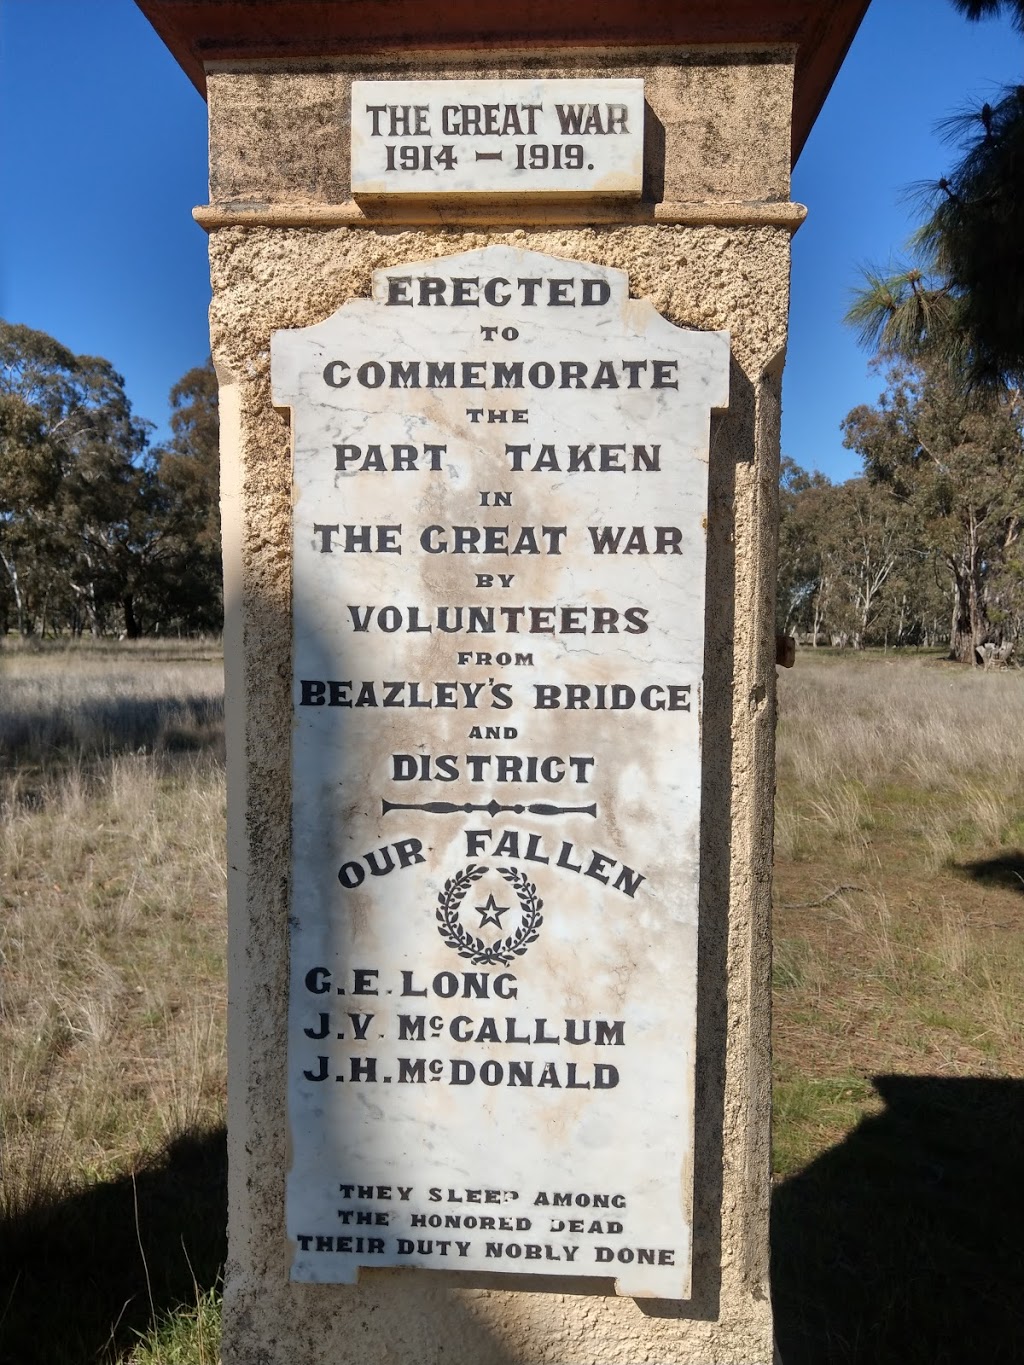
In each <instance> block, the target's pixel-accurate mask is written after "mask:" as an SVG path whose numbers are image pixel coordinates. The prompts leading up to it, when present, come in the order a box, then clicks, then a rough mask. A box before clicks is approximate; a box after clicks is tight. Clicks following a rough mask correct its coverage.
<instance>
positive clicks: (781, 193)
mask: <svg viewBox="0 0 1024 1365" xmlns="http://www.w3.org/2000/svg"><path fill="white" fill-rule="evenodd" d="M793 56H794V54H793V52H792V50H790V49H773V50H764V49H762V50H757V51H752V52H742V51H737V50H736V49H728V50H720V51H717V52H708V51H703V52H702V51H694V50H688V51H687V50H671V49H660V50H658V51H657V52H638V53H629V52H623V51H622V50H619V51H617V52H616V53H615V54H614V56H610V55H607V54H604V55H602V54H596V53H595V54H587V53H586V52H576V53H575V54H574V58H573V65H572V67H571V69H567V68H566V67H565V66H559V65H558V64H557V63H555V62H553V61H552V60H551V59H550V58H547V59H541V58H531V59H530V60H528V61H527V60H523V61H520V62H518V63H517V64H516V65H515V66H514V67H510V66H509V65H508V64H507V63H505V62H501V63H500V65H499V64H498V62H497V60H496V59H494V58H491V59H489V61H490V64H489V65H488V64H487V61H484V60H482V59H481V58H480V57H479V56H478V57H476V58H474V59H469V58H466V59H465V60H460V59H457V58H452V57H445V59H444V61H443V62H440V61H439V62H438V63H437V64H434V65H431V64H430V63H429V62H428V61H427V60H426V59H424V58H423V57H417V58H415V60H414V61H413V60H411V59H410V57H409V55H408V54H404V55H396V56H395V57H393V58H387V57H380V58H375V59H373V60H372V61H371V60H369V59H364V60H362V61H359V62H356V61H354V60H353V61H348V62H342V61H338V60H334V61H330V62H327V61H322V62H318V63H315V64H311V65H310V66H309V68H308V69H305V70H303V69H295V68H294V67H291V68H288V69H284V68H282V67H280V66H277V67H274V66H272V65H270V64H267V65H266V66H265V67H260V66H259V65H258V64H257V65H254V64H252V63H247V64H245V65H244V67H243V66H238V67H236V68H233V67H231V66H230V65H225V64H221V65H217V66H214V67H213V68H211V69H210V70H209V72H208V89H209V103H210V164H211V204H210V206H208V207H206V208H204V209H202V210H200V211H198V212H197V217H198V218H199V220H200V221H201V222H202V223H203V224H204V226H206V227H207V228H208V229H209V231H210V261H211V271H212V278H213V305H212V310H211V330H212V338H213V354H214V360H215V363H216V367H217V372H218V375H219V377H220V382H221V395H222V442H223V459H224V479H223V488H224V494H223V511H224V527H225V574H226V593H225V597H226V606H227V624H226V636H225V641H226V665H227V687H228V705H229V715H230V717H231V720H230V724H229V821H230V830H229V839H230V856H229V862H230V883H229V886H230V889H229V896H230V973H231V978H230V1097H229V1134H230V1163H231V1164H230V1256H229V1261H228V1267H227V1282H226V1302H225V1340H224V1359H225V1361H226V1362H228V1365H271V1363H273V1365H285V1362H289V1365H291V1362H295V1361H308V1362H315V1361H328V1360H329V1361H331V1362H335V1365H342V1362H352V1363H353V1365H355V1362H359V1365H371V1363H372V1362H377V1361H380V1362H384V1361H388V1362H408V1365H413V1363H414V1362H415V1365H422V1362H425V1361H434V1360H444V1361H446V1362H451V1365H482V1363H483V1362H494V1365H498V1363H499V1362H506V1361H509V1362H512V1361H518V1362H531V1363H532V1362H541V1361H545V1362H553V1363H557V1365H568V1363H569V1362H573V1363H576V1362H579V1365H584V1363H586V1365H595V1363H597V1362H600V1365H611V1363H612V1362H619V1363H621V1365H635V1363H636V1362H638V1361H642V1360H650V1361H658V1362H668V1361H679V1362H683V1361H686V1362H701V1363H702V1365H703V1363H704V1362H708V1363H709V1365H710V1362H722V1365H726V1363H728V1365H740V1362H744V1363H749V1365H767V1362H769V1361H770V1360H771V1358H772V1325H771V1308H770V1301H769V1289H768V1200H769V1109H770V1085H769V956H770V953H769V892H770V864H771V835H772V798H773V786H774V750H773V734H774V715H775V690H774V661H775V651H774V626H773V619H774V613H773V590H774V569H775V565H774V542H775V519H776V487H777V478H778V450H779V411H780V381H781V369H782V358H783V354H784V348H785V340H786V313H787V304H788V282H789V242H790V234H791V232H792V230H793V228H794V227H795V226H796V225H797V224H798V223H799V221H800V217H801V213H802V211H801V210H799V209H798V208H797V207H796V206H793V205H790V204H788V203H787V198H788V189H789V185H788V168H789V147H790V103H791V90H792V62H793ZM388 71H391V72H393V73H396V74H398V73H401V74H402V75H416V76H425V77H430V78H432V79H433V78H438V79H439V78H447V79H457V78H459V77H460V76H472V77H499V76H500V77H514V76H517V75H525V74H530V75H536V74H540V75H551V76H574V77H579V76H584V75H595V76H605V75H610V76H631V77H637V76H639V77H643V78H644V79H645V82H646V97H647V101H648V105H649V107H650V110H651V112H652V115H653V117H652V120H651V123H650V125H649V127H648V137H647V147H648V156H647V161H648V164H647V180H648V190H647V194H646V197H645V200H644V202H643V203H641V204H639V205H633V206H632V207H629V206H626V207H620V208H617V209H597V208H594V207H593V206H589V207H588V206H583V207H572V208H569V207H564V208H561V209H560V208H558V207H556V206H553V205H545V204H519V205H516V206H515V207H514V208H513V209H511V210H510V209H509V208H502V207H500V206H498V205H495V204H492V205H490V206H489V207H477V208H475V209H472V210H465V211H463V212H461V213H458V212H454V211H450V210H445V211H441V210H438V209H436V208H435V209H434V210H431V209H430V208H429V207H425V208H422V209H420V210H417V211H408V210H407V211H405V212H402V211H398V210H392V211H391V216H390V219H389V220H388V221H381V220H380V219H377V220H373V219H370V218H368V217H367V216H366V215H365V214H364V213H363V212H362V211H361V210H360V209H359V208H358V207H357V206H356V205H355V204H353V202H352V201H351V199H350V198H349V196H348V183H347V181H348V166H347V155H348V154H347V142H348V139H347V119H348V104H349V100H348V90H349V84H350V81H351V80H352V79H353V78H356V79H367V78H374V77H378V76H379V75H380V74H381V73H384V72H388ZM490 243H510V244H512V245H515V246H522V247H526V248H529V249H532V250H536V251H541V252H547V253H550V254H553V255H557V256H564V257H572V258H577V259H580V260H585V261H593V262H597V263H600V264H603V265H608V266H614V267H617V268H619V269H621V270H624V271H626V272H627V273H628V276H629V281H630V288H631V291H632V292H633V294H634V295H637V296H646V297H648V298H650V299H651V301H652V302H653V304H654V306H655V307H656V308H657V309H658V310H659V311H660V312H661V313H663V314H664V315H665V316H666V317H667V318H668V319H670V320H671V321H672V322H674V323H676V324H677V325H679V326H681V327H694V328H704V329H721V330H725V331H728V332H729V333H730V335H731V341H732V375H731V381H730V390H731V392H730V406H729V411H728V414H727V415H724V416H722V417H720V418H717V419H715V425H714V427H713V431H712V449H711V466H710V500H709V516H708V570H707V573H708V591H707V603H708V609H707V627H706V657H707V667H706V674H705V692H704V696H705V707H704V718H703V723H704V790H703V810H702V847H701V861H702V873H701V888H700V916H701V918H700V940H699V966H698V973H699V977H698V980H699V984H698V1052H697V1093H696V1133H697V1137H696V1166H695V1193H696V1199H695V1220H694V1247H695V1250H694V1274H693V1293H692V1297H691V1298H690V1299H689V1300H687V1301H685V1302H680V1303H677V1302H661V1301H654V1300H643V1301H641V1300H631V1299H628V1298H614V1297H607V1296H604V1295H601V1294H597V1293H595V1292H594V1286H593V1285H592V1284H588V1283H587V1282H585V1281H578V1282H574V1281H571V1280H565V1279H559V1280H554V1279H552V1280H545V1279H543V1278H541V1277H536V1276H522V1277H515V1276H511V1275H500V1276H497V1275H495V1276H467V1275H464V1274H458V1273H443V1272H431V1271H395V1270H377V1271H364V1272H363V1273H362V1275H361V1278H360V1283H359V1284H358V1286H357V1287H354V1288H348V1287H343V1286H318V1285H308V1284H293V1283H290V1282H289V1279H288V1265H289V1245H288V1243H287V1241H286V1239H285V1236H284V1207H283V1202H284V1181H285V1174H286V1171H287V1169H288V1165H289V1151H288V1141H287V1131H286V1121H285V1107H284V1105H285V1095H286V1076H285V1057H286V1035H285V1023H286V1014H287V994H288V989H287V928H288V925H287V918H288V913H289V900H288V895H289V864H290V830H289V824H290V790H289V783H290V767H289V762H290V756H289V743H288V738H289V733H290V726H291V714H292V706H291V697H290V678H291V669H290V641H291V622H290V553H291V550H290V546H291V504H290V496H291V487H290V455H289V431H288V428H287V424H286V421H285V418H284V416H283V415H282V414H280V413H278V412H276V411H275V410H274V408H273V406H272V404H271V397H270V375H269V361H270V334H271V332H272V331H273V330H274V329H276V328H296V327H304V326H308V325H310V324H312V323H314V322H318V321H320V320H321V319H323V318H324V317H326V316H327V315H328V314H330V313H331V312H333V311H334V310H335V309H337V308H338V307H339V306H340V305H341V304H342V303H344V302H345V301H346V300H347V299H350V298H355V297H366V296H367V295H368V294H369V289H370V275H371V272H372V271H373V270H374V269H376V268H378V267H381V266H386V265H394V264H399V263H402V262H406V261H420V260H426V259H428V258H431V257H434V256H440V255H449V254H452V253H455V252H459V251H465V250H468V249H470V248H476V247H481V246H484V245H487V244H490ZM651 1160H652V1161H653V1160H657V1154H656V1153H651Z"/></svg>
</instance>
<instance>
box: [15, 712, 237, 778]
mask: <svg viewBox="0 0 1024 1365" xmlns="http://www.w3.org/2000/svg"><path fill="white" fill-rule="evenodd" d="M0 738H2V741H3V761H4V763H5V765H9V766H10V767H11V769H12V770H13V769H14V768H16V767H23V768H26V767H27V768H28V769H30V770H31V769H34V768H35V769H40V770H42V771H44V772H47V773H51V772H59V771H60V770H61V769H62V768H64V767H66V766H67V765H68V764H69V763H70V762H72V761H73V762H77V763H79V764H81V763H85V764H86V765H89V764H90V763H92V762H93V761H94V760H96V759H101V758H106V757H108V756H110V755H112V754H125V753H127V754H136V753H167V754H176V753H196V752H200V751H204V750H213V751H214V752H216V753H218V754H221V755H222V754H223V751H224V703H223V700H222V699H221V698H220V697H175V696H166V697H109V698H96V699H89V700H83V701H81V702H79V703H77V704H76V705H74V706H64V707H62V708H60V709H59V710H58V709H56V708H55V707H53V706H52V705H48V704H46V703H45V702H40V703H39V704H38V705H37V706H35V707H31V706H19V707H18V708H17V709H16V710H15V709H13V708H12V710H10V711H9V712H8V714H7V715H5V716H4V718H3V723H2V726H0Z"/></svg>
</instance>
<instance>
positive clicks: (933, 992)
mask: <svg viewBox="0 0 1024 1365" xmlns="http://www.w3.org/2000/svg"><path fill="white" fill-rule="evenodd" d="M1022 846H1024V674H1021V673H1019V672H1017V671H1011V672H1007V673H1004V674H982V673H980V672H977V671H976V672H971V671H970V670H963V669H960V668H956V667H949V666H947V665H945V664H943V663H942V662H941V661H938V660H936V659H934V658H928V657H911V658H909V659H907V658H901V659H897V660H893V661H891V662H890V661H886V660H885V659H883V658H880V657H878V656H875V657H868V658H860V659H858V658H856V657H853V658H851V657H846V658H838V659H837V658H832V657H829V656H825V657H824V658H820V657H817V658H816V657H815V656H814V655H813V654H811V653H810V651H804V652H802V653H801V655H800V656H799V658H798V660H797V664H796V667H795V668H794V669H793V671H792V673H787V674H783V676H782V678H781V679H780V726H779V779H778V802H777V827H776V897H775V899H776V914H775V964H776V965H775V984H776V1020H775V1040H776V1049H775V1050H776V1081H777V1094H778V1097H779V1105H778V1106H777V1109H778V1110H779V1112H782V1113H785V1109H786V1096H787V1093H788V1091H790V1090H793V1091H795V1092H803V1091H805V1090H806V1087H807V1084H808V1082H809V1081H816V1082H829V1083H831V1082H833V1081H841V1080H843V1079H847V1080H852V1081H856V1082H857V1085H859V1086H860V1088H861V1090H862V1091H863V1094H862V1099H863V1101H864V1105H863V1106H862V1107H858V1106H856V1105H855V1106H854V1108H853V1109H848V1110H846V1111H843V1112H836V1111H835V1110H834V1108H833V1107H832V1106H830V1105H828V1104H826V1105H824V1106H819V1107H818V1108H817V1109H816V1108H815V1106H814V1105H813V1104H811V1105H806V1104H802V1105H801V1106H799V1107H800V1116H799V1120H798V1121H795V1122H789V1123H785V1124H782V1125H781V1126H780V1127H778V1129H777V1144H776V1147H777V1153H776V1155H777V1167H778V1169H779V1170H780V1171H783V1172H785V1171H789V1170H792V1169H794V1168H795V1167H796V1166H798V1165H800V1164H802V1163H803V1162H806V1161H807V1160H808V1159H809V1158H810V1157H812V1156H813V1155H814V1154H815V1152H816V1151H819V1150H821V1149H823V1148H824V1147H826V1146H827V1145H828V1144H829V1143H830V1142H832V1141H834V1140H835V1139H836V1138H837V1137H838V1136H839V1134H840V1133H841V1132H842V1130H843V1128H844V1126H848V1125H849V1123H850V1121H851V1120H853V1119H855V1118H856V1117H857V1115H858V1114H859V1113H861V1112H869V1111H870V1109H871V1107H872V1105H874V1104H875V1103H876V1101H875V1100H874V1099H873V1098H872V1096H871V1093H870V1087H869V1086H867V1085H866V1081H867V1078H868V1077H870V1076H871V1075H872V1074H876V1073H884V1072H887V1071H893V1070H898V1071H904V1072H907V1073H916V1074H941V1075H967V1074H973V1075H986V1076H1004V1075H1006V1076H1011V1075H1020V1074H1022V1064H1024V1012H1022V1011H1021V1010H1020V1008H1019V1004H1018V1002H1019V1000H1020V999H1021V998H1022V994H1024V914H1022V909H1024V899H1022V896H1021V894H1020V893H1022V892H1024V880H1022V879H1021V877H1020V876H1019V875H1018V874H1017V872H1016V869H1017V865H1018V862H1019V864H1020V871H1021V872H1024V855H1022V854H1021V851H1020V850H1021V847H1022ZM854 1088H856V1086H855V1087H854Z"/></svg>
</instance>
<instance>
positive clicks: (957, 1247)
mask: <svg viewBox="0 0 1024 1365" xmlns="http://www.w3.org/2000/svg"><path fill="white" fill-rule="evenodd" d="M874 1084H875V1088H876V1089H877V1091H878V1093H879V1095H880V1096H881V1097H882V1099H883V1100H884V1101H885V1105H886V1107H885V1110H884V1112H883V1113H881V1114H879V1115H877V1116H875V1117H871V1118H867V1119H864V1120H863V1121H862V1122H861V1123H860V1125H859V1126H858V1127H857V1128H856V1129H855V1130H854V1131H853V1132H852V1133H850V1135H849V1136H848V1137H847V1138H846V1139H845V1140H844V1141H843V1142H842V1143H840V1144H839V1145H838V1146H836V1147H834V1148H832V1149H831V1150H830V1151H828V1152H826V1153H825V1154H824V1155H823V1156H821V1157H819V1158H818V1159H817V1161H814V1162H813V1163H812V1164H811V1165H810V1166H808V1167H807V1168H806V1170H804V1171H801V1172H800V1173H799V1174H798V1175H795V1176H792V1177H790V1178H789V1179H788V1180H786V1181H784V1182H783V1183H782V1184H781V1185H779V1186H778V1188H777V1189H776V1191H775V1197H774V1200H773V1205H772V1286H773V1299H774V1304H775V1325H776V1335H777V1339H778V1343H779V1348H780V1351H781V1355H782V1360H783V1362H784V1365H943V1363H944V1362H949V1365H954V1362H955V1365H964V1362H966V1361H979V1362H981V1361H984V1362H985V1365H1011V1363H1012V1365H1020V1363H1021V1362H1024V1293H1022V1288H1021V1286H1022V1276H1021V1267H1022V1264H1024V1176H1022V1170H1024V1081H1015V1080H982V1079H950V1080H945V1079H938V1078H933V1077H916V1076H878V1077H875V1078H874Z"/></svg>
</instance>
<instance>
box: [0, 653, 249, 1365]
mask: <svg viewBox="0 0 1024 1365" xmlns="http://www.w3.org/2000/svg"><path fill="white" fill-rule="evenodd" d="M197 655H198V657H196V656H197ZM190 656H192V657H190ZM0 666H2V677H0V688H2V707H0V716H2V719H0V744H2V752H3V754H4V760H3V765H2V767H0V809H2V815H3V830H2V833H0V897H2V901H3V916H2V922H0V970H2V997H0V1057H2V1059H3V1060H2V1063H0V1068H2V1069H0V1216H2V1217H3V1219H4V1220H5V1221H6V1222H7V1224H8V1225H9V1226H10V1227H21V1226H22V1225H23V1224H25V1220H29V1222H31V1220H32V1219H33V1218H39V1217H40V1216H42V1215H44V1214H46V1212H47V1210H49V1211H51V1213H52V1216H53V1217H54V1218H55V1219H57V1220H58V1221H59V1220H60V1219H61V1218H62V1214H61V1212H60V1211H61V1210H62V1209H63V1208H65V1207H67V1206H69V1205H71V1206H75V1207H77V1206H78V1205H80V1204H81V1201H82V1200H83V1199H85V1198H87V1196H88V1192H89V1191H90V1190H99V1189H101V1188H103V1187H104V1185H103V1183H104V1182H106V1183H107V1185H108V1186H109V1184H110V1182H116V1181H117V1180H118V1179H119V1178H120V1179H122V1180H123V1179H125V1178H128V1177H129V1176H131V1175H132V1174H133V1173H137V1172H139V1171H141V1170H143V1169H145V1168H147V1164H149V1165H151V1164H152V1163H153V1162H158V1161H160V1160H162V1159H163V1157H162V1154H164V1153H166V1152H167V1151H169V1150H173V1148H174V1144H175V1142H176V1141H178V1140H179V1139H183V1138H184V1139H188V1140H193V1139H194V1138H195V1137H196V1135H199V1134H204V1133H208V1132H211V1131H216V1129H217V1128H218V1127H219V1125H221V1124H222V1122H223V1111H224V1086H225V1061H224V1027H225V1000H224V976H225V852H224V826H225V804H224V802H225V797H224V764H223V722H222V710H223V702H222V691H223V681H222V677H223V675H222V666H221V663H220V660H219V659H218V658H217V657H216V652H215V651H211V650H210V649H205V650H195V649H189V648H188V647H182V646H181V645H177V644H168V645H166V646H164V647H163V648H160V649H154V648H153V647H152V646H149V647H145V646H144V647H143V648H141V649H139V650H135V651H133V650H132V649H130V648H127V647H121V648H119V649H117V650H109V651H104V650H99V649H96V648H85V649H82V650H74V649H71V650H64V651H53V650H47V651H42V652H33V651H25V650H23V651H10V650H5V651H4V653H3V654H2V655H0ZM146 1216H147V1213H146V1210H145V1209H144V1210H143V1212H142V1214H141V1217H142V1218H143V1219H145V1218H146ZM118 1218H119V1221H120V1222H121V1223H123V1222H124V1218H123V1211H121V1212H120V1213H119V1214H118ZM129 1231H131V1229H129ZM141 1231H142V1232H145V1231H146V1229H141ZM101 1240H102V1239H101ZM178 1254H179V1256H180V1254H181V1251H180V1248H178ZM24 1289H25V1286H24V1285H22V1286H21V1290H22V1291H24ZM13 1292H14V1294H15V1298H14V1300H12V1302H11V1303H9V1304H8V1314H7V1316H8V1321H7V1323H6V1324H0V1340H2V1334H3V1328H4V1326H5V1325H6V1326H7V1327H8V1328H12V1329H13V1330H17V1329H18V1326H19V1307H20V1306H21V1305H20V1304H19V1301H18V1300H17V1297H16V1296H17V1294H18V1292H19V1287H18V1286H17V1285H16V1286H15V1288H14V1291H13ZM25 1306H26V1308H29V1307H31V1305H30V1304H29V1305H25ZM112 1327H113V1322H112V1321H111V1322H108V1323H107V1330H108V1331H109V1330H111V1328H112ZM96 1344H98V1343H97V1342H96V1341H89V1347H90V1349H92V1350H95V1346H96ZM11 1349H12V1350H13V1348H11ZM19 1349H20V1351H21V1354H16V1355H12V1357H11V1358H14V1359H18V1360H19V1362H20V1361H21V1360H23V1359H24V1360H27V1359H28V1358H29V1357H27V1356H24V1354H23V1352H24V1350H25V1349H27V1348H26V1347H25V1346H21V1347H20V1348H19ZM62 1349H63V1348H62ZM75 1349H76V1348H72V1347H70V1346H69V1347H68V1348H67V1352H68V1353H67V1355H66V1358H67V1359H76V1358H79V1357H76V1355H75ZM82 1349H83V1351H84V1350H85V1349H86V1343H85V1340H84V1339H83V1345H82ZM0 1356H3V1351H2V1350H0ZM44 1358H45V1357H44ZM57 1358H58V1355H57V1353H56V1351H55V1353H54V1355H53V1359H57ZM61 1358H63V1357H61ZM80 1358H82V1359H85V1358H92V1355H91V1354H90V1355H89V1356H88V1357H86V1355H85V1354H83V1355H82V1356H81V1357H80Z"/></svg>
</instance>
